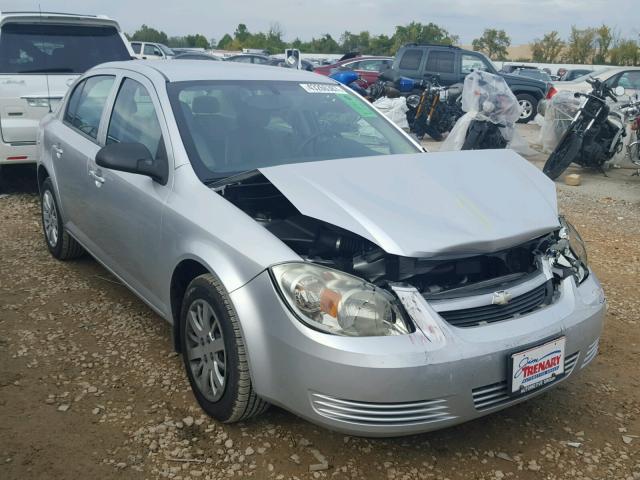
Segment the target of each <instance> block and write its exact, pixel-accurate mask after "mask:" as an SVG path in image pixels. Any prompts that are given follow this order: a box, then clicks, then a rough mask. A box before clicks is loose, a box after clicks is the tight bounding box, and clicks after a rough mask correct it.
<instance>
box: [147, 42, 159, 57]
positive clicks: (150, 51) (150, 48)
mask: <svg viewBox="0 0 640 480" xmlns="http://www.w3.org/2000/svg"><path fill="white" fill-rule="evenodd" d="M144 54H145V55H160V50H158V47H156V46H155V45H150V44H148V43H147V44H145V46H144Z"/></svg>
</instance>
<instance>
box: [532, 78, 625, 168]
mask: <svg viewBox="0 0 640 480" xmlns="http://www.w3.org/2000/svg"><path fill="white" fill-rule="evenodd" d="M587 82H589V84H590V85H591V88H592V90H591V92H590V93H575V94H574V95H575V96H576V98H579V97H584V100H583V102H582V105H581V106H580V108H579V109H578V112H577V113H576V115H575V117H574V118H573V120H572V121H571V124H570V125H569V128H568V129H567V131H566V132H565V133H564V135H563V136H562V138H561V139H560V142H559V143H558V145H557V146H556V148H555V149H554V150H553V152H552V153H551V155H549V158H548V159H547V162H546V163H545V164H544V168H543V169H542V171H543V172H544V173H545V174H547V176H548V177H549V178H551V179H555V178H557V177H559V176H560V175H561V174H562V172H564V171H565V170H566V169H567V167H568V166H569V165H571V164H572V163H577V164H578V165H581V166H583V167H588V168H595V169H596V170H599V171H600V172H602V173H604V164H605V163H606V162H607V161H608V160H610V159H611V158H612V157H613V156H614V155H615V154H616V153H618V152H620V151H621V149H622V141H623V137H624V136H625V135H626V133H625V129H626V125H625V112H624V110H625V108H624V107H623V108H621V109H618V110H617V111H612V110H611V108H610V107H609V105H608V104H607V98H609V99H611V100H612V101H613V102H617V101H618V97H619V96H620V95H624V88H623V87H616V88H615V90H614V89H612V88H611V87H609V86H608V85H607V84H606V83H604V82H601V81H600V80H598V79H597V78H588V79H587Z"/></svg>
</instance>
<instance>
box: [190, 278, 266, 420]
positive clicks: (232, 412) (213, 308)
mask: <svg viewBox="0 0 640 480" xmlns="http://www.w3.org/2000/svg"><path fill="white" fill-rule="evenodd" d="M182 305H183V306H182V312H181V316H180V318H181V341H182V356H183V360H184V364H185V368H186V371H187V376H188V378H189V383H190V384H191V388H192V390H193V393H194V395H195V397H196V400H197V401H198V403H199V404H200V406H201V407H202V409H203V410H204V411H205V412H206V413H207V414H208V415H210V416H212V417H213V418H215V419H217V420H219V421H221V422H224V423H233V422H238V421H241V420H245V419H247V418H250V417H252V416H254V415H258V414H260V413H262V412H264V411H265V410H267V408H269V404H268V403H267V402H265V401H264V400H262V399H261V398H260V397H258V395H257V394H256V393H255V391H254V390H253V385H252V383H251V377H250V375H249V364H248V360H247V352H246V347H245V343H244V339H243V337H242V332H241V330H240V323H239V321H238V318H237V316H236V314H235V310H234V309H233V306H232V305H231V302H230V300H229V298H228V296H227V294H226V291H225V289H224V287H223V286H222V285H221V284H220V282H219V281H218V279H217V278H216V277H214V276H213V275H210V274H205V275H200V276H199V277H196V278H195V279H194V280H193V281H192V282H191V283H190V284H189V286H188V287H187V291H186V294H185V297H184V301H183V304H182Z"/></svg>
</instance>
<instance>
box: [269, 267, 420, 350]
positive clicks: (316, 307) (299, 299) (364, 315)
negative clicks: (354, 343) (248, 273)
mask: <svg viewBox="0 0 640 480" xmlns="http://www.w3.org/2000/svg"><path fill="white" fill-rule="evenodd" d="M271 271H272V273H273V277H274V279H275V282H276V285H277V286H278V289H279V290H280V292H281V293H282V297H283V298H284V300H285V301H286V302H287V304H288V305H289V306H290V307H291V309H292V310H293V311H294V312H295V313H296V315H297V316H298V318H300V320H302V321H303V322H304V323H306V324H307V325H309V326H311V327H313V328H316V329H318V330H322V331H324V332H327V333H333V334H335V335H345V336H355V337H370V336H387V335H402V334H406V333H409V332H410V331H411V329H410V326H409V324H408V323H407V320H406V319H405V318H404V315H403V313H402V310H401V308H400V307H399V306H398V302H397V300H396V298H395V297H394V296H393V295H391V294H390V293H389V292H387V291H386V290H383V289H380V288H378V287H376V286H375V285H372V284H370V283H367V282H365V281H364V280H362V279H359V278H357V277H353V276H351V275H347V274H346V273H343V272H339V271H337V270H333V269H330V268H326V267H321V266H319V265H313V264H306V263H287V264H282V265H276V266H275V267H272V268H271Z"/></svg>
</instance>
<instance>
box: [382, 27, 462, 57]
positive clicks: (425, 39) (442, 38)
mask: <svg viewBox="0 0 640 480" xmlns="http://www.w3.org/2000/svg"><path fill="white" fill-rule="evenodd" d="M392 38H393V48H392V50H393V51H394V52H395V51H396V50H398V49H399V48H400V47H401V46H402V45H404V44H405V43H413V42H415V43H437V44H440V45H453V44H455V43H457V42H458V36H457V35H452V34H450V33H449V32H448V31H447V30H446V29H444V28H442V27H440V26H439V25H436V24H435V23H428V24H426V25H423V24H421V23H420V22H411V23H409V24H407V25H398V26H396V30H395V32H394V34H393V37H392Z"/></svg>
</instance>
